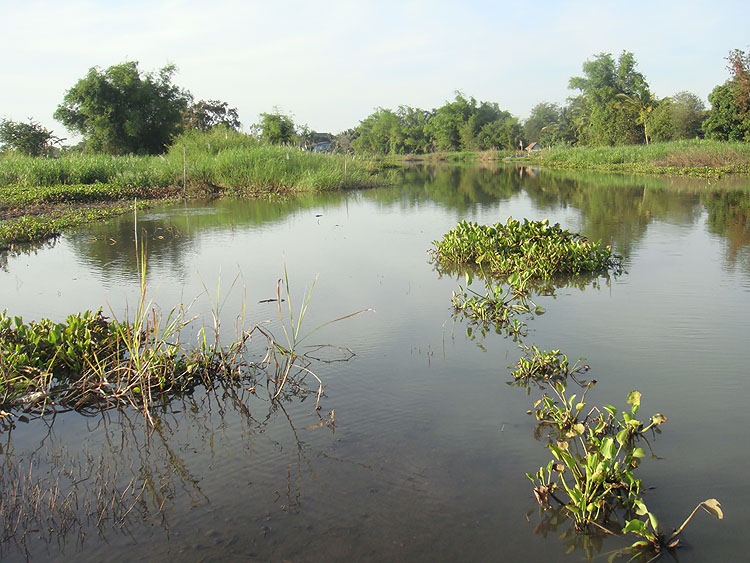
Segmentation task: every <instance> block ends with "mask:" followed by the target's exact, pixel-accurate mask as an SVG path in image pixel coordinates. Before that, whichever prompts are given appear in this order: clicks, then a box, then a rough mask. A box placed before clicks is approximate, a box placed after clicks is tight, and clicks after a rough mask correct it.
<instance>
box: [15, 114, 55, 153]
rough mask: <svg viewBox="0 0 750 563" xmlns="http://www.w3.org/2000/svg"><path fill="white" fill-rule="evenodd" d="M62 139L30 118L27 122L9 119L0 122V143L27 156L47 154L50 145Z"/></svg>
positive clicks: (50, 148) (50, 149) (49, 150)
mask: <svg viewBox="0 0 750 563" xmlns="http://www.w3.org/2000/svg"><path fill="white" fill-rule="evenodd" d="M62 140H63V139H60V138H59V137H56V136H55V135H54V134H53V133H52V131H49V130H47V129H46V128H45V127H42V126H41V125H40V124H39V123H37V122H36V121H33V120H31V119H29V122H28V123H20V122H15V121H11V120H9V119H4V120H3V121H2V122H0V143H2V144H3V145H4V146H5V147H6V148H8V149H10V150H14V151H18V152H20V153H23V154H26V155H29V156H42V155H48V154H50V152H51V151H52V145H54V144H56V143H59V142H61V141H62Z"/></svg>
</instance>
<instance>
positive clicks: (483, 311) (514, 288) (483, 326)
mask: <svg viewBox="0 0 750 563" xmlns="http://www.w3.org/2000/svg"><path fill="white" fill-rule="evenodd" d="M471 281H472V276H471V275H469V274H467V275H466V288H465V289H464V288H463V287H461V286H459V291H458V293H456V292H455V291H454V292H453V298H452V300H451V301H452V303H453V308H454V310H455V313H456V314H461V315H463V316H464V317H465V318H467V319H468V320H469V322H470V324H469V326H468V328H467V331H466V332H467V336H468V337H469V338H473V337H474V330H475V329H477V328H478V329H479V331H480V333H481V335H482V336H485V335H486V334H487V332H488V331H489V330H490V329H491V328H492V329H494V332H496V333H497V334H507V335H509V336H512V337H513V338H514V339H515V340H517V339H518V338H519V337H521V336H525V335H526V324H525V323H523V322H521V321H519V320H517V319H516V318H515V317H516V316H518V315H522V314H526V315H533V314H536V315H541V314H543V313H544V309H543V308H542V307H538V306H537V305H536V304H535V303H534V302H533V301H532V300H531V298H530V297H529V293H530V292H529V290H528V289H527V286H526V284H527V282H528V278H527V277H526V276H523V277H521V276H518V275H516V274H513V275H511V276H509V278H508V284H507V287H506V286H503V284H501V283H495V282H492V281H490V280H485V282H484V283H485V293H484V294H481V293H478V292H476V291H474V290H473V289H471V288H470V287H469V286H470V284H471Z"/></svg>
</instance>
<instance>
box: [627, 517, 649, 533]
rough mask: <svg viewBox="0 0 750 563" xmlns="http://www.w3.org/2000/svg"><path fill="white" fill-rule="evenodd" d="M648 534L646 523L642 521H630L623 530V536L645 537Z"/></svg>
mask: <svg viewBox="0 0 750 563" xmlns="http://www.w3.org/2000/svg"><path fill="white" fill-rule="evenodd" d="M645 532H646V523H645V522H643V521H641V520H628V521H627V522H626V523H625V527H624V528H623V529H622V533H623V534H630V533H633V534H638V535H641V536H642V535H644V533H645Z"/></svg>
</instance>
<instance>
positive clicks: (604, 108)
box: [569, 51, 654, 145]
mask: <svg viewBox="0 0 750 563" xmlns="http://www.w3.org/2000/svg"><path fill="white" fill-rule="evenodd" d="M636 66H637V62H636V60H635V57H634V56H633V53H630V52H628V51H623V52H622V54H621V55H620V57H619V58H618V59H617V60H616V61H615V59H614V58H613V57H612V55H611V54H610V53H600V54H598V55H596V57H595V58H594V60H590V61H586V62H585V63H584V64H583V74H584V76H574V77H572V78H571V79H570V82H569V87H570V88H571V89H577V90H580V91H581V96H580V98H581V101H582V105H583V109H584V111H585V118H584V119H581V120H579V135H580V137H581V138H580V139H579V140H582V141H583V142H585V143H586V144H606V145H615V144H623V143H636V142H639V141H641V140H644V139H645V140H647V139H648V136H647V132H646V123H647V115H648V113H650V112H651V111H652V109H653V99H654V97H653V95H652V94H651V92H650V91H649V86H648V82H646V79H645V77H644V76H643V75H642V74H641V73H640V72H638V71H637V70H636Z"/></svg>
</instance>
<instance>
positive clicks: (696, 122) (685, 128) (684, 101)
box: [671, 91, 706, 139]
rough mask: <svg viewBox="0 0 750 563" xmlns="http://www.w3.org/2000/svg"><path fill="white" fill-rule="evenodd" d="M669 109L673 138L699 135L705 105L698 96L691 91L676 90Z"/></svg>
mask: <svg viewBox="0 0 750 563" xmlns="http://www.w3.org/2000/svg"><path fill="white" fill-rule="evenodd" d="M671 110H672V127H673V128H674V137H673V138H674V139H694V138H695V137H698V136H699V135H701V133H702V131H701V123H703V120H704V119H705V118H706V106H705V105H704V104H703V101H702V100H701V99H700V98H699V97H698V96H696V95H695V94H693V93H692V92H686V91H682V92H677V93H676V94H675V95H674V96H672V106H671Z"/></svg>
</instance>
